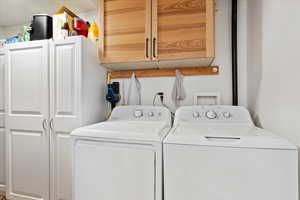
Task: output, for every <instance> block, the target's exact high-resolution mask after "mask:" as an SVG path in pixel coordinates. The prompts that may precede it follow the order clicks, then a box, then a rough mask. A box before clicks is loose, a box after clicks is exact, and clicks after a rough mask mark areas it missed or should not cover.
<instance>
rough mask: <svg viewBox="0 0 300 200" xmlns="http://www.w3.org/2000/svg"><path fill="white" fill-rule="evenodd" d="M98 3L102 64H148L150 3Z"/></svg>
mask: <svg viewBox="0 0 300 200" xmlns="http://www.w3.org/2000/svg"><path fill="white" fill-rule="evenodd" d="M100 2H101V3H100V21H101V27H102V29H101V30H100V31H101V32H102V33H101V36H102V38H101V39H103V41H101V42H102V44H101V49H100V55H101V62H102V63H115V62H136V61H145V60H150V54H149V51H150V39H151V25H150V24H151V0H130V1H127V0H101V1H100ZM147 40H148V43H147V42H146V41H147ZM147 51H148V56H147Z"/></svg>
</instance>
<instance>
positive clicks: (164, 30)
mask: <svg viewBox="0 0 300 200" xmlns="http://www.w3.org/2000/svg"><path fill="white" fill-rule="evenodd" d="M214 9H215V5H214V0H130V1H128V0H100V9H99V12H100V14H99V16H100V32H101V34H100V35H101V39H102V40H101V45H100V50H99V52H100V56H101V58H100V61H101V63H103V64H114V63H116V64H117V63H134V62H162V61H163V62H166V61H173V60H184V59H195V60H197V59H198V60H199V62H202V61H203V59H207V60H211V59H213V58H214V56H215V48H214V39H215V38H214V34H215V33H214V31H215V30H214V18H215V16H214V12H215V11H214ZM207 64H208V63H207ZM199 65H200V63H199V64H196V66H199ZM201 65H202V64H201Z"/></svg>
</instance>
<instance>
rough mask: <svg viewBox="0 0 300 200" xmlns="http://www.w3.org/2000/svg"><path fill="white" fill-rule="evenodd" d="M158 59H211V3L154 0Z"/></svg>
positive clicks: (206, 0)
mask: <svg viewBox="0 0 300 200" xmlns="http://www.w3.org/2000/svg"><path fill="white" fill-rule="evenodd" d="M153 5H154V6H153V11H152V12H153V14H152V15H153V20H152V29H153V36H152V37H153V39H154V40H156V41H153V42H154V43H155V42H156V43H157V44H156V45H157V49H155V52H154V53H156V54H157V59H158V60H173V59H190V58H205V57H213V56H214V55H213V54H214V52H213V48H212V46H213V40H214V39H213V27H214V21H213V18H214V17H213V13H214V2H213V0H154V3H153Z"/></svg>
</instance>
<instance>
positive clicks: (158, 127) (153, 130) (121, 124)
mask: <svg viewBox="0 0 300 200" xmlns="http://www.w3.org/2000/svg"><path fill="white" fill-rule="evenodd" d="M170 128H171V127H170V126H169V125H168V124H166V123H163V122H147V121H139V122H136V121H135V122H133V121H106V122H102V123H98V124H94V125H90V126H86V127H82V128H79V129H76V130H74V131H73V132H72V134H71V135H72V136H73V137H81V138H82V137H84V138H105V139H120V140H145V141H162V140H163V138H164V137H165V135H166V134H167V133H168V132H169V130H170Z"/></svg>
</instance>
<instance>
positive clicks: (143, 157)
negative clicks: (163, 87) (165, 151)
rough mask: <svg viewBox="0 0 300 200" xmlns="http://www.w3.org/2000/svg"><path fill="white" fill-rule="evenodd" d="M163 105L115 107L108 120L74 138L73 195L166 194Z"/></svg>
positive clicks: (129, 197) (107, 198)
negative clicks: (163, 173)
mask: <svg viewBox="0 0 300 200" xmlns="http://www.w3.org/2000/svg"><path fill="white" fill-rule="evenodd" d="M170 128H171V114H170V112H169V110H168V109H166V108H164V107H153V106H121V107H116V108H115V109H114V110H113V112H112V115H111V117H110V118H109V120H108V121H106V122H102V123H98V124H94V125H91V126H87V127H83V128H79V129H77V130H75V131H74V132H73V133H72V138H73V200H97V199H100V200H102V199H103V200H161V199H162V196H163V194H162V183H163V181H162V166H163V164H162V141H163V139H164V138H165V136H166V135H167V134H168V132H169V130H170Z"/></svg>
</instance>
